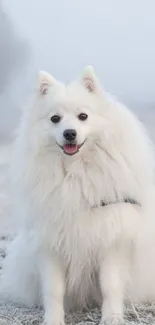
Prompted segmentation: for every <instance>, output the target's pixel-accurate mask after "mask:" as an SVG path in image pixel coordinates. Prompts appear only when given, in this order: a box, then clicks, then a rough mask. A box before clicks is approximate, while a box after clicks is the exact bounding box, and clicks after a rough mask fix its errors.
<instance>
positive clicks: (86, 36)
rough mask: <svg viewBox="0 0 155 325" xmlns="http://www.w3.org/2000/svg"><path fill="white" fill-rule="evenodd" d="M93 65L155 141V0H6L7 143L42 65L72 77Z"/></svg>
mask: <svg viewBox="0 0 155 325" xmlns="http://www.w3.org/2000/svg"><path fill="white" fill-rule="evenodd" d="M87 64H92V65H94V67H95V69H96V72H97V74H98V75H99V77H100V79H101V81H102V84H103V87H105V89H106V90H107V91H109V92H111V93H112V94H114V95H116V96H117V98H118V99H120V100H121V101H123V102H124V103H125V104H126V105H128V106H129V108H131V109H132V110H133V111H135V112H136V113H137V114H138V116H139V117H140V119H142V120H143V121H144V122H145V123H146V125H147V126H148V127H149V130H150V132H151V135H152V136H153V138H154V140H155V130H154V124H155V1H154V0H136V1H135V0H128V1H124V0H117V1H116V0H89V1H88V0H44V1H42V0H33V1H32V0H22V1H21V0H12V1H10V0H3V1H2V0H0V141H7V140H8V139H10V138H11V137H12V134H13V130H14V128H15V126H16V125H17V124H18V121H19V117H20V110H19V108H20V107H21V106H23V104H24V102H25V100H26V99H27V97H28V96H29V94H30V93H31V92H32V91H33V88H34V85H35V82H36V78H37V74H38V71H39V70H42V69H43V70H47V71H49V72H51V73H52V74H53V75H54V76H55V77H57V78H58V79H60V80H63V81H69V80H71V79H73V78H75V77H76V76H79V74H80V73H81V72H82V69H83V68H84V66H85V65H87Z"/></svg>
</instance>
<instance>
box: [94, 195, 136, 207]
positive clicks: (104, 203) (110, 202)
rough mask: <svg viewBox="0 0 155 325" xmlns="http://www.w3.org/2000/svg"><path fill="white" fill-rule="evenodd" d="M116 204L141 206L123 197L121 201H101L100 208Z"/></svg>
mask: <svg viewBox="0 0 155 325" xmlns="http://www.w3.org/2000/svg"><path fill="white" fill-rule="evenodd" d="M116 203H130V204H136V205H139V206H141V204H140V203H139V202H138V201H136V200H134V199H132V198H130V197H125V198H123V199H122V200H119V199H116V201H103V200H102V201H101V204H100V206H101V207H105V206H107V205H110V204H116Z"/></svg>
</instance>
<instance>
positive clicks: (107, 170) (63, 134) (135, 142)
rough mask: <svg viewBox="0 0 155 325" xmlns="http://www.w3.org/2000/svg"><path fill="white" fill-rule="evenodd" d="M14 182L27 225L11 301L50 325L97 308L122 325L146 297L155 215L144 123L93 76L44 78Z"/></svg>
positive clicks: (11, 264)
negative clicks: (138, 297) (40, 311)
mask: <svg viewBox="0 0 155 325" xmlns="http://www.w3.org/2000/svg"><path fill="white" fill-rule="evenodd" d="M12 176H13V181H14V192H15V196H16V199H17V205H16V207H17V209H16V210H17V211H16V213H18V215H19V217H20V221H21V222H20V223H21V225H20V231H19V234H18V236H17V237H16V239H15V240H14V241H13V242H12V244H11V247H10V249H9V253H8V257H7V258H6V261H5V265H4V273H3V277H2V283H1V290H2V292H3V295H5V296H6V297H8V298H9V299H13V300H15V301H18V302H20V303H21V302H22V303H26V304H29V305H32V304H34V303H38V302H39V301H40V300H43V304H44V308H45V324H47V325H63V324H64V309H65V308H71V307H78V306H80V307H82V308H83V307H85V306H89V305H91V304H93V303H97V304H99V305H100V306H101V310H102V318H101V324H103V323H104V324H120V323H121V322H122V321H123V301H124V299H125V298H126V296H127V295H131V294H133V293H135V292H136V294H137V292H138V291H137V288H138V287H139V288H140V289H142V283H143V288H144V282H145V281H144V278H143V282H140V281H139V279H140V273H141V269H142V268H141V267H140V262H139V260H140V256H141V257H143V259H144V260H145V258H146V256H147V255H146V254H145V252H144V250H143V248H144V247H146V245H144V244H143V243H144V238H145V237H146V238H148V234H150V235H149V236H151V230H150V229H151V226H150V225H151V220H153V218H152V215H153V211H154V198H153V194H154V153H153V149H152V145H151V143H150V141H149V139H148V137H147V135H146V132H145V130H144V128H143V126H142V125H141V123H140V122H139V121H138V119H137V118H136V117H135V116H134V115H133V114H132V113H131V112H130V111H129V110H128V109H127V108H126V107H124V106H123V105H121V104H119V103H117V102H116V101H115V100H113V99H112V98H110V96H109V95H107V94H106V93H105V91H104V90H103V89H102V87H101V84H100V82H99V80H98V78H97V77H96V75H95V73H94V70H93V68H92V67H87V68H86V69H85V70H84V73H83V77H82V78H81V79H80V80H78V81H76V82H73V83H70V84H68V85H64V84H62V83H60V82H58V81H56V80H55V79H54V78H53V77H52V76H51V75H49V74H48V73H46V72H41V73H40V77H39V83H38V85H37V89H36V91H35V95H34V97H33V99H32V102H31V103H30V104H29V105H28V107H27V109H25V111H24V114H23V118H22V121H21V125H20V128H19V131H18V137H17V140H16V145H15V149H14V160H13V164H12ZM147 229H148V231H149V232H147ZM144 230H145V231H144ZM145 232H146V233H147V235H146V236H144V234H145ZM143 265H145V266H146V263H144V264H143ZM137 271H138V272H137ZM145 273H146V269H145ZM135 284H136V285H135ZM135 288H136V289H135ZM147 288H148V285H147ZM133 289H134V290H133ZM134 291H135V292H134ZM141 291H143V290H141ZM143 293H144V291H143ZM138 294H139V292H138Z"/></svg>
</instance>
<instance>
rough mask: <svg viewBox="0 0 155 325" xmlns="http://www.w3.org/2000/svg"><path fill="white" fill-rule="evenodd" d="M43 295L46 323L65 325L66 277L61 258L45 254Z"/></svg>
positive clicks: (42, 269)
mask: <svg viewBox="0 0 155 325" xmlns="http://www.w3.org/2000/svg"><path fill="white" fill-rule="evenodd" d="M40 271H41V272H40V274H41V284H42V295H43V301H44V309H45V317H44V325H45V324H46V325H64V307H63V299H64V291H65V277H64V271H63V267H62V264H61V261H60V260H59V258H57V257H55V256H51V255H50V254H45V255H43V256H42V258H41V264H40Z"/></svg>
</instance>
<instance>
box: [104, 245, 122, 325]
mask: <svg viewBox="0 0 155 325" xmlns="http://www.w3.org/2000/svg"><path fill="white" fill-rule="evenodd" d="M126 254H127V252H126V253H125V252H124V251H122V248H120V247H113V248H111V249H109V250H108V252H107V253H106V256H105V257H104V260H103V261H102V263H101V268H100V286H101V292H102V295H103V305H102V319H101V325H103V324H106V325H118V324H119V325H120V324H123V298H124V289H125V284H126V281H127V276H128V262H127V258H126Z"/></svg>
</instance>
